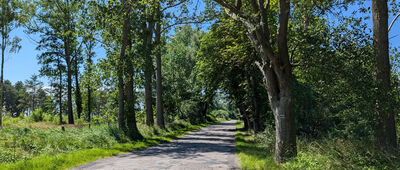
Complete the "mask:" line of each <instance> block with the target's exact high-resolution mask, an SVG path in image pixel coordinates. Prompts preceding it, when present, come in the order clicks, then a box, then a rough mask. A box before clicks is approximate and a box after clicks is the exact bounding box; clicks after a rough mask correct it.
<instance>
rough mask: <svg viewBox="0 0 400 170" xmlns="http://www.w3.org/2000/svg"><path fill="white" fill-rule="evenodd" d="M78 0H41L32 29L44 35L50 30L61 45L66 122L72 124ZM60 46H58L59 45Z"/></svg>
mask: <svg viewBox="0 0 400 170" xmlns="http://www.w3.org/2000/svg"><path fill="white" fill-rule="evenodd" d="M79 3H81V1H80V0H55V1H53V0H41V1H39V5H40V6H41V8H40V12H39V13H38V14H37V19H38V22H40V23H39V24H37V25H38V27H37V28H35V29H34V31H36V32H39V33H41V35H42V36H45V35H46V32H43V31H47V32H49V30H50V31H52V32H53V33H52V34H53V35H54V36H55V37H54V38H56V39H57V41H58V42H59V43H60V45H62V46H61V47H62V50H63V51H62V58H63V59H64V60H65V64H66V69H67V71H66V72H67V114H68V123H69V124H74V115H73V109H72V108H73V106H72V76H73V67H74V52H75V51H76V50H77V44H78V41H77V33H76V14H77V11H78V10H79V5H80V4H79ZM59 47H60V46H59Z"/></svg>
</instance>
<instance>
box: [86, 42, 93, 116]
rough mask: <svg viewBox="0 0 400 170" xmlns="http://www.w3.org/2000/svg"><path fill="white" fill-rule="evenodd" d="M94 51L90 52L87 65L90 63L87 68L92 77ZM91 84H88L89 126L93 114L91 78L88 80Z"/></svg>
mask: <svg viewBox="0 0 400 170" xmlns="http://www.w3.org/2000/svg"><path fill="white" fill-rule="evenodd" d="M91 55H92V51H91V50H90V51H89V55H88V59H87V63H88V68H87V71H88V75H92V56H91ZM88 81H89V82H88V83H87V91H88V96H87V103H88V104H87V110H88V113H87V121H88V122H89V124H90V116H91V113H92V87H91V81H90V78H89V80H88Z"/></svg>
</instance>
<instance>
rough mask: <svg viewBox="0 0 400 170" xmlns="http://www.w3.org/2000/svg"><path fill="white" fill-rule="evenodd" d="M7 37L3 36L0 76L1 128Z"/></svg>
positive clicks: (0, 124)
mask: <svg viewBox="0 0 400 170" xmlns="http://www.w3.org/2000/svg"><path fill="white" fill-rule="evenodd" d="M4 29H5V28H4V27H2V32H5V30H4ZM5 42H6V37H5V35H2V36H1V75H0V90H1V92H0V127H1V126H2V122H3V120H2V119H3V101H4V100H3V98H4V87H3V79H4V75H3V71H4V53H5V50H6V43H5Z"/></svg>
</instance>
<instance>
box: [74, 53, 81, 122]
mask: <svg viewBox="0 0 400 170" xmlns="http://www.w3.org/2000/svg"><path fill="white" fill-rule="evenodd" d="M74 61H75V64H74V65H75V104H76V112H77V114H78V119H80V118H81V114H82V94H81V88H80V87H79V66H78V56H77V55H76V56H75V60H74Z"/></svg>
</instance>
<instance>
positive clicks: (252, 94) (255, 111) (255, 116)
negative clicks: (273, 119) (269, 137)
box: [246, 74, 260, 133]
mask: <svg viewBox="0 0 400 170" xmlns="http://www.w3.org/2000/svg"><path fill="white" fill-rule="evenodd" d="M246 77H247V84H248V89H247V91H248V95H249V97H250V100H251V104H252V107H251V109H252V114H253V124H252V125H253V126H252V128H253V130H254V132H255V133H257V132H259V131H260V130H259V129H260V128H259V127H260V126H259V122H260V120H259V115H258V105H257V98H256V95H257V93H256V89H255V83H254V77H252V76H251V75H250V74H247V76H246Z"/></svg>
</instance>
